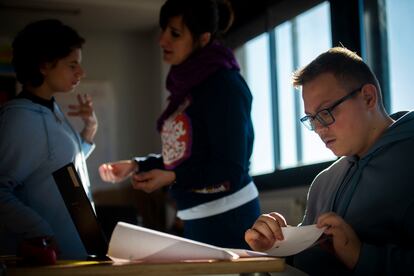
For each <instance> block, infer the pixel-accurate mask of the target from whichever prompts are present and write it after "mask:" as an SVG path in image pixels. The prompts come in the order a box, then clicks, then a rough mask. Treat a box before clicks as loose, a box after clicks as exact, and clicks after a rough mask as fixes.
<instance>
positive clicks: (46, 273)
mask: <svg viewBox="0 0 414 276" xmlns="http://www.w3.org/2000/svg"><path fill="white" fill-rule="evenodd" d="M284 269H285V260H284V259H281V258H273V257H254V258H240V259H238V260H233V261H211V260H210V261H209V260H207V261H182V262H174V263H148V262H147V263H128V264H121V265H120V264H114V263H112V262H111V261H59V262H58V264H57V265H54V266H43V267H16V266H13V265H9V266H7V268H6V275H7V276H37V275H38V276H50V275H57V276H66V275H68V276H69V275H70V276H77V275H88V276H89V275H97V276H99V275H102V276H104V275H105V276H107V275H117V276H123V275H125V276H126V275H134V276H135V275H149V276H151V275H154V276H155V275H157V276H161V275H211V274H240V273H255V272H280V271H283V270H284ZM0 272H1V271H0ZM0 274H1V273H0Z"/></svg>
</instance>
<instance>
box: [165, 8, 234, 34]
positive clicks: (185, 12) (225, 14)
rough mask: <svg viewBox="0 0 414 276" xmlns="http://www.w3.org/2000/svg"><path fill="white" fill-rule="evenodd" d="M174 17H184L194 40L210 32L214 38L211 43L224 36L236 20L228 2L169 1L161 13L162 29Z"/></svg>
mask: <svg viewBox="0 0 414 276" xmlns="http://www.w3.org/2000/svg"><path fill="white" fill-rule="evenodd" d="M174 16H182V18H183V21H184V24H185V25H186V26H187V27H188V29H189V30H190V32H191V34H192V36H193V39H197V38H199V37H200V35H201V34H203V33H205V32H209V33H211V38H212V39H211V40H210V41H213V40H214V39H215V38H219V37H221V36H222V35H224V34H225V33H226V32H227V30H228V29H229V28H230V27H231V25H232V24H233V19H234V16H233V9H232V7H231V4H230V2H229V1H228V0H167V1H166V2H165V3H164V5H163V6H162V7H161V11H160V19H159V24H160V27H161V29H163V30H164V29H165V28H166V27H167V25H168V21H169V20H170V18H171V17H174Z"/></svg>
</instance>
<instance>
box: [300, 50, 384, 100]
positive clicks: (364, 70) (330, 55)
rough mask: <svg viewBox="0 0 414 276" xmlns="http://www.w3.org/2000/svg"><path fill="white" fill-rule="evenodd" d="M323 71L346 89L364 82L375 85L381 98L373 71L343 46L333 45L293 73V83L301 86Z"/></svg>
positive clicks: (353, 87)
mask: <svg viewBox="0 0 414 276" xmlns="http://www.w3.org/2000/svg"><path fill="white" fill-rule="evenodd" d="M324 73H331V74H333V75H334V76H335V78H336V79H337V80H338V81H339V82H340V84H341V85H342V86H343V87H344V88H346V89H355V88H356V87H359V86H362V85H364V84H368V83H370V84H372V85H375V87H376V88H377V90H378V92H379V97H380V99H381V88H380V86H379V83H378V80H377V78H376V77H375V75H374V73H373V72H372V71H371V69H370V68H369V67H368V65H367V64H366V63H365V62H364V61H363V60H362V58H361V57H360V56H358V55H357V54H356V53H354V52H352V51H350V50H348V49H347V48H345V47H334V48H331V49H329V50H328V51H327V52H325V53H322V54H321V55H319V56H318V57H317V58H315V59H314V60H313V61H312V62H311V63H309V64H308V65H306V66H305V67H303V68H301V69H299V70H297V71H296V72H294V73H293V85H294V86H303V85H304V84H306V83H308V82H310V81H312V80H314V79H316V78H317V77H318V76H320V75H321V74H324Z"/></svg>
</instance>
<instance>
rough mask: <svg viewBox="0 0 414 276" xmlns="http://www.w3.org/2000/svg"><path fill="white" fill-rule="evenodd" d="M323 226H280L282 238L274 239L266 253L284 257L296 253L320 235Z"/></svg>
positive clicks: (312, 242) (310, 244)
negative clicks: (280, 239)
mask: <svg viewBox="0 0 414 276" xmlns="http://www.w3.org/2000/svg"><path fill="white" fill-rule="evenodd" d="M323 231H324V228H317V227H316V224H313V225H306V226H298V227H289V226H288V227H282V233H283V237H284V240H282V241H279V240H278V241H276V242H275V244H274V245H273V247H272V248H271V249H269V250H268V251H266V253H267V254H269V255H271V256H276V257H285V256H290V255H294V254H297V253H299V252H301V251H303V250H305V249H306V248H308V247H310V246H312V245H313V244H314V243H315V242H316V241H317V240H318V239H319V237H320V236H321V235H322V233H323Z"/></svg>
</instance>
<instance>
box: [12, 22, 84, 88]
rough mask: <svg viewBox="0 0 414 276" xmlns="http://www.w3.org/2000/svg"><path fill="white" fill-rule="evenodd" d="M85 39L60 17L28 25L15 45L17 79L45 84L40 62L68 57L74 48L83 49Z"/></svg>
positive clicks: (14, 57) (24, 82) (15, 39)
mask: <svg viewBox="0 0 414 276" xmlns="http://www.w3.org/2000/svg"><path fill="white" fill-rule="evenodd" d="M84 42H85V40H84V39H83V38H82V37H81V36H79V34H78V33H77V32H76V31H75V30H74V29H72V28H71V27H69V26H66V25H64V24H63V23H62V22H60V21H59V20H55V19H46V20H41V21H36V22H33V23H31V24H29V25H27V26H26V27H25V28H24V29H23V30H21V31H20V32H19V33H18V34H17V36H16V37H15V38H14V41H13V44H12V47H13V59H12V64H13V67H14V70H15V73H16V77H17V80H18V81H19V82H20V83H22V84H23V85H31V86H34V87H38V86H40V85H42V83H43V81H44V78H43V75H42V73H41V72H40V67H41V65H42V64H44V63H46V62H52V63H53V62H57V61H58V60H59V59H62V58H64V57H67V56H68V55H69V54H70V53H71V52H72V51H73V50H75V49H80V48H82V45H83V43H84Z"/></svg>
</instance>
